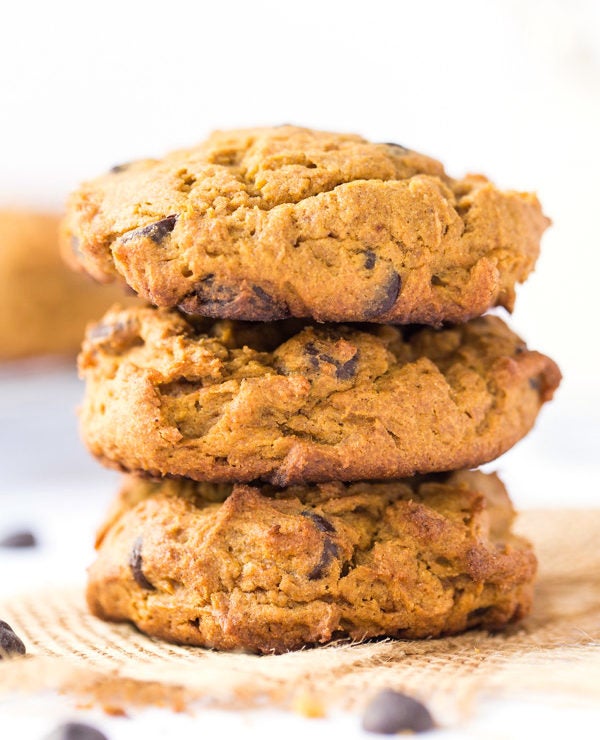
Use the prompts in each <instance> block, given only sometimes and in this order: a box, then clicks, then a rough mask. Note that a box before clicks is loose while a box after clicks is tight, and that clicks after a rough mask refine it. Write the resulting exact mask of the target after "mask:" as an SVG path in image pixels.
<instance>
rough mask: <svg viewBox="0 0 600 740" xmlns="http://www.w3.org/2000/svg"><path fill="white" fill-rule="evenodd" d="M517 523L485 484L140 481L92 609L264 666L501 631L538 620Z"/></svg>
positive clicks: (126, 498)
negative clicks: (354, 643)
mask: <svg viewBox="0 0 600 740" xmlns="http://www.w3.org/2000/svg"><path fill="white" fill-rule="evenodd" d="M513 518H514V511H513V508H512V505H511V503H510V500H509V498H508V495H507V493H506V490H505V488H504V486H503V485H502V483H501V482H500V480H499V479H498V478H497V476H495V475H485V474H483V473H481V472H478V471H461V472H457V473H450V474H445V475H436V476H427V477H420V478H414V479H407V480H403V481H393V482H385V483H369V482H364V483H352V484H343V483H323V484H319V485H314V486H292V487H289V488H286V489H276V488H273V487H271V486H268V485H260V486H253V485H233V486H231V485H214V484H206V483H197V482H193V481H187V480H165V481H161V482H152V481H147V480H142V479H137V478H134V477H129V478H126V481H125V485H124V487H123V489H122V491H121V493H120V495H119V498H118V500H117V501H116V502H115V504H114V506H113V510H112V511H111V513H110V514H109V517H108V521H107V522H106V523H105V525H104V526H103V528H102V530H101V531H100V533H99V535H98V540H97V545H96V546H97V549H98V558H97V560H96V562H95V563H94V564H93V565H92V566H91V568H90V570H89V583H88V590H87V599H88V604H89V606H90V609H91V611H92V612H93V613H94V614H96V615H97V616H99V617H101V618H103V619H107V620H113V621H126V620H129V621H131V622H133V623H134V624H135V625H136V626H137V627H138V628H139V629H140V630H142V631H143V632H146V633H147V634H149V635H153V636H156V637H159V638H162V639H164V640H168V641H171V642H176V643H183V644H187V645H200V646H205V647H211V648H218V649H225V650H248V651H252V652H258V653H270V652H275V653H279V652H284V651H286V650H293V649H297V648H300V647H303V646H310V645H316V644H319V643H325V642H328V641H330V640H335V639H338V638H351V639H353V640H363V639H365V638H370V637H380V636H390V637H403V638H423V637H435V636H439V635H442V634H451V633H456V632H460V631H463V630H465V629H468V628H471V627H483V628H486V629H499V628H501V627H503V626H504V625H506V624H507V623H509V622H514V621H516V620H518V619H520V618H522V617H523V616H525V615H526V614H527V613H528V612H529V609H530V606H531V600H532V592H533V579H534V576H535V571H536V559H535V556H534V554H533V551H532V548H531V545H530V544H529V543H528V542H527V541H526V540H524V539H522V538H520V537H517V536H515V535H513V534H512V532H511V524H512V521H513Z"/></svg>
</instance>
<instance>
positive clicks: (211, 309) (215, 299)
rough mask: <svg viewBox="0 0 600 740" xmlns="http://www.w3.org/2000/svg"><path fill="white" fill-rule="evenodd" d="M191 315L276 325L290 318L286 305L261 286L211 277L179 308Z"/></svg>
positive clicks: (204, 280)
mask: <svg viewBox="0 0 600 740" xmlns="http://www.w3.org/2000/svg"><path fill="white" fill-rule="evenodd" d="M179 308H180V309H181V310H182V311H184V312H185V313H187V314H191V315H199V316H208V317H210V318H223V319H239V320H242V321H275V320H278V319H285V318H287V317H288V316H289V315H290V312H289V309H288V307H287V305H286V304H285V303H281V302H279V301H277V300H276V299H275V298H273V297H272V296H271V295H269V293H267V291H266V290H264V289H263V288H261V287H260V286H259V285H252V284H247V283H245V282H242V283H241V284H239V285H235V286H232V285H226V284H224V283H219V282H218V281H217V280H216V279H215V276H214V275H212V274H211V275H207V276H206V277H205V278H203V280H201V281H200V282H199V283H198V284H197V285H196V287H195V288H194V290H193V292H192V293H190V294H188V295H187V296H186V297H185V298H184V299H183V300H182V301H181V303H180V304H179Z"/></svg>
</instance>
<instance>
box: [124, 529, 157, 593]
mask: <svg viewBox="0 0 600 740" xmlns="http://www.w3.org/2000/svg"><path fill="white" fill-rule="evenodd" d="M129 567H130V568H131V573H132V575H133V578H134V580H135V582H136V583H137V584H138V586H141V587H142V588H145V589H146V591H156V589H155V588H154V586H153V585H152V584H151V583H150V581H149V580H148V579H147V578H146V576H145V575H144V571H143V570H142V538H141V537H138V538H137V540H136V541H135V542H134V543H133V547H132V548H131V555H130V556H129Z"/></svg>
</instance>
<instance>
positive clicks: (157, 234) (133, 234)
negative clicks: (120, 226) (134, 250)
mask: <svg viewBox="0 0 600 740" xmlns="http://www.w3.org/2000/svg"><path fill="white" fill-rule="evenodd" d="M178 218H179V216H178V215H177V214H173V215H171V216H167V217H166V218H163V219H161V220H160V221H157V222H156V223H155V224H148V226H142V228H141V229H134V230H133V231H128V232H127V233H126V234H123V236H122V237H121V241H122V242H129V241H131V240H132V239H141V238H148V239H152V241H153V242H154V243H155V244H160V243H161V242H162V240H163V239H164V238H165V237H166V236H167V235H168V234H170V233H171V232H172V231H173V229H174V228H175V224H176V223H177V219H178Z"/></svg>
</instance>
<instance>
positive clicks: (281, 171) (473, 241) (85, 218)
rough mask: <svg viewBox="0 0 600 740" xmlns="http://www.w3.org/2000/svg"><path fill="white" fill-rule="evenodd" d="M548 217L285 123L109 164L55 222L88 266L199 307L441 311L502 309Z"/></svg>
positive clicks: (247, 316) (369, 314)
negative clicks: (156, 155) (60, 221)
mask: <svg viewBox="0 0 600 740" xmlns="http://www.w3.org/2000/svg"><path fill="white" fill-rule="evenodd" d="M548 223H549V221H548V219H547V218H546V217H545V216H544V215H543V214H542V211H541V208H540V204H539V202H538V200H537V198H536V197H535V196H534V195H532V194H530V193H518V192H513V191H507V192H503V191H500V190H498V189H497V188H496V187H495V186H494V185H493V184H492V183H490V182H489V181H488V180H487V179H486V178H485V177H482V176H479V175H470V176H468V177H465V178H463V179H461V180H455V179H452V178H450V177H449V176H448V175H446V173H445V172H444V168H443V167H442V165H441V164H440V163H439V162H437V161H435V160H434V159H431V158H430V157H426V156H424V155H422V154H418V153H416V152H413V151H411V150H409V149H405V148H404V147H402V146H399V145H397V144H372V143H370V142H368V141H365V140H364V139H362V138H361V137H360V136H355V135H349V134H337V133H327V132H322V131H312V130H310V129H304V128H297V127H295V126H280V127H276V128H263V129H248V130H240V131H224V132H216V133H214V134H212V136H210V137H209V138H208V140H207V141H205V142H204V143H202V144H200V145H198V146H196V147H194V148H192V149H185V150H182V151H177V152H173V153H171V154H168V155H167V156H166V157H164V158H163V159H159V160H156V159H151V160H150V159H149V160H143V161H139V162H134V163H132V164H127V165H121V166H118V167H115V168H113V170H112V171H111V172H110V173H108V174H106V175H105V176H103V177H99V178H98V179H96V180H93V181H91V182H88V183H86V184H84V185H82V186H81V188H80V189H79V190H78V191H77V192H75V193H74V194H73V195H72V197H71V198H70V200H69V203H68V207H67V217H66V219H65V223H64V228H63V232H64V247H65V252H66V253H69V254H72V259H73V261H74V262H76V263H79V264H81V266H82V267H83V268H84V269H85V270H87V271H88V272H89V273H90V274H92V275H93V276H94V277H96V278H97V279H98V280H104V281H110V280H113V279H115V278H116V277H117V276H118V277H120V278H121V279H122V280H124V281H125V282H126V283H127V284H128V285H130V286H131V287H132V288H133V289H134V290H135V291H136V292H137V293H138V294H139V295H140V296H142V297H143V298H145V299H147V300H148V301H149V302H151V303H153V304H154V305H157V306H161V307H176V306H178V307H180V308H181V309H182V310H184V311H185V312H186V313H189V314H193V315H201V316H207V317H212V318H229V319H240V320H251V321H269V320H273V319H282V318H285V317H289V316H292V317H301V318H302V317H305V318H313V319H315V320H317V321H337V322H342V321H372V322H378V323H398V324H409V323H424V324H431V325H440V324H441V323H442V322H462V321H466V320H468V319H469V318H472V317H474V316H479V315H481V314H483V313H484V312H485V311H486V310H487V309H488V308H490V307H491V306H496V305H501V306H505V307H506V308H508V309H511V308H512V306H513V302H514V298H515V283H517V282H523V281H524V280H525V279H526V278H527V275H528V274H529V273H530V272H531V270H532V269H533V267H534V264H535V261H536V259H537V256H538V252H539V241H540V237H541V235H542V233H543V231H544V230H545V228H546V227H547V225H548Z"/></svg>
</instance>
